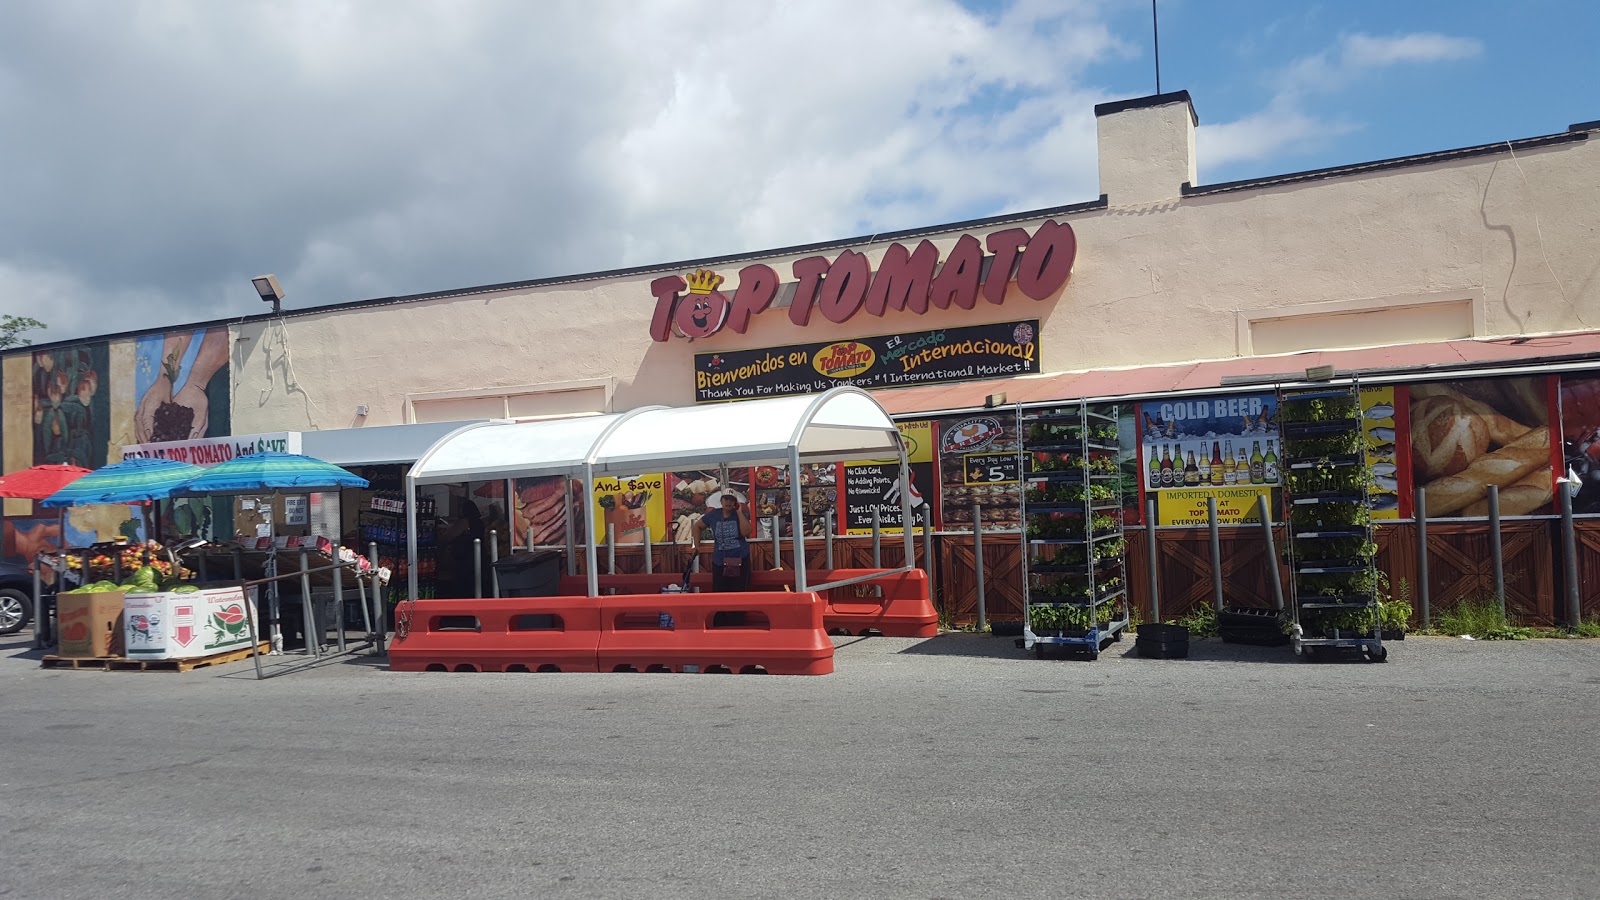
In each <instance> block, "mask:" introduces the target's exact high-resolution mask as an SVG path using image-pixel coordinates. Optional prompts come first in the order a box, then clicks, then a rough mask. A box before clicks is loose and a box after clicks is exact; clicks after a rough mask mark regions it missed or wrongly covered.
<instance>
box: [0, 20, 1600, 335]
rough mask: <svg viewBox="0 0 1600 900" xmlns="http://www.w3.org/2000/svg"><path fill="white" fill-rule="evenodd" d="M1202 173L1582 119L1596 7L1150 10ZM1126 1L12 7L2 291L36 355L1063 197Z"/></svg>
mask: <svg viewBox="0 0 1600 900" xmlns="http://www.w3.org/2000/svg"><path fill="white" fill-rule="evenodd" d="M1157 16H1158V19H1159V24H1160V51H1161V52H1160V74H1161V83H1160V86H1161V89H1162V90H1163V91H1175V90H1187V91H1189V93H1190V95H1191V96H1192V98H1193V101H1194V105H1195V109H1196V112H1197V113H1198V115H1199V118H1200V123H1201V124H1200V130H1199V133H1198V137H1197V143H1198V164H1199V170H1200V181H1201V183H1217V182H1223V181H1232V180H1237V179H1244V178H1254V177H1260V176H1267V175H1274V174H1282V173H1286V172H1295V171H1301V170H1305V169H1312V168H1319V167H1323V166H1333V165H1344V164H1349V163H1357V162H1364V161H1369V160H1374V159H1383V158H1388V157H1393V156H1404V155H1408V154H1415V153H1425V152H1430V151H1435V150H1445V149H1450V148H1454V147H1462V146H1470V145H1474V144H1483V143H1491V142H1494V141H1500V140H1507V139H1514V138H1522V137H1532V136H1535V135H1541V134H1550V133H1555V132H1560V131H1564V130H1565V129H1566V128H1567V127H1568V126H1569V125H1571V124H1573V123H1576V122H1583V121H1592V120H1595V119H1600V91H1596V88H1597V87H1600V76H1597V71H1600V69H1597V68H1596V66H1595V62H1594V60H1595V52H1596V51H1595V47H1596V45H1597V44H1600V40H1597V39H1600V3H1595V2H1593V0H1523V2H1520V3H1518V4H1516V5H1515V9H1514V10H1513V8H1512V6H1511V5H1510V4H1506V3H1503V2H1485V0H1458V2H1435V0H1401V2H1396V0H1386V2H1376V0H1342V2H1326V3H1296V2H1283V0H1276V2H1273V0H1159V6H1158V8H1157ZM1152 43H1153V41H1152V22H1151V4H1150V3H1149V2H1148V0H1052V2H1046V0H966V2H957V0H871V2H861V0H803V2H802V0H790V2H756V3H751V2H748V0H742V2H740V0H725V2H724V0H584V2H557V0H544V2H524V0H364V2H341V0H273V2H267V0H239V2H231V3H218V2H214V0H189V2H175V0H10V2H7V3H4V4H0V313H7V314H12V315H28V316H33V317H34V318H38V319H41V320H43V321H45V322H46V323H47V324H48V325H49V328H48V330H46V331H42V332H34V333H33V334H32V335H31V336H32V337H33V338H34V339H35V340H36V341H38V342H43V341H56V340H63V339H69V338H77V337H82V336H90V335H96V334H106V333H112V332H118V331H127V330H134V329H142V328H156V327H161V326H166V325H173V324H182V323H187V322H195V321H201V320H207V319H220V318H227V317H232V316H242V315H253V314H257V313H261V312H265V311H267V309H266V307H265V306H264V304H262V303H261V301H260V300H259V299H258V298H257V297H256V295H255V293H254V291H253V290H252V289H251V287H250V283H249V279H250V277H251V276H253V275H259V274H264V273H267V272H272V273H275V274H276V275H277V276H278V278H279V280H280V282H281V283H282V284H283V287H284V291H285V294H286V295H287V296H286V299H285V302H284V306H285V308H287V309H294V308H301V307H311V306H322V305H326V304H331V303H343V302H348V301H354V300H363V299H369V298H374V297H385V296H395V295H404V294H413V293H422V292H429V291H441V290H450V289H454V288H463V287H469V286H475V285H486V284H496V283H502V282H508V281H520V280H528V279H536V278H546V277H554V276H561V275H569V274H579V273H584V272H594V271H602V270H607V269H615V268H621V267H628V266H641V265H651V264H657V263H665V262H672V261H677V260H686V259H695V258H702V257H711V256H720V255H726V254H736V253H744V252H751V251H760V250H763V249H770V248H778V247H786V246H793V245H796V244H803V243H810V242H815V241H826V240H835V239H842V238H849V237H854V236H858V235H871V234H875V233H880V232H888V231H896V230H901V229H907V228H920V227H928V226H935V225H939V224H943V223H947V222H956V221H962V220H965V219H970V218H977V217H982V216H990V215H999V214H1002V213H1009V212H1017V211H1023V210H1031V209H1040V208H1045V207H1051V206H1060V205H1065V204H1070V203H1078V202H1083V201H1087V200H1093V199H1094V198H1096V197H1097V196H1098V195H1099V193H1100V191H1099V187H1098V180H1097V179H1098V174H1097V171H1096V158H1095V125H1094V113H1093V107H1094V104H1096V103H1100V102H1105V101H1108V100H1120V99H1127V98H1131V97H1140V96H1146V95H1149V94H1153V93H1155V92H1156V80H1155V61H1154V54H1153V47H1152Z"/></svg>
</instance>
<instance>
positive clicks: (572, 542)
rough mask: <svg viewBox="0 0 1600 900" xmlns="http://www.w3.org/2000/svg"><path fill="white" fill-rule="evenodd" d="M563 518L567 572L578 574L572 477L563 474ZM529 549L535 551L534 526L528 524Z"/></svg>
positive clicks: (576, 526) (576, 531) (576, 525)
mask: <svg viewBox="0 0 1600 900" xmlns="http://www.w3.org/2000/svg"><path fill="white" fill-rule="evenodd" d="M561 518H562V519H564V520H565V524H566V530H567V574H568V575H576V574H578V523H577V522H575V521H573V519H572V479H571V478H568V477H567V476H565V475H563V476H561ZM528 551H529V552H530V553H531V552H532V551H533V526H532V525H529V526H528Z"/></svg>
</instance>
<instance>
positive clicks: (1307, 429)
mask: <svg viewBox="0 0 1600 900" xmlns="http://www.w3.org/2000/svg"><path fill="white" fill-rule="evenodd" d="M1360 427H1361V419H1359V418H1356V417H1351V418H1348V419H1319V420H1317V421H1306V422H1284V423H1283V424H1282V428H1283V436H1284V438H1286V439H1287V438H1291V437H1309V436H1311V435H1321V434H1338V433H1339V432H1341V431H1355V430H1356V429H1357V428H1360Z"/></svg>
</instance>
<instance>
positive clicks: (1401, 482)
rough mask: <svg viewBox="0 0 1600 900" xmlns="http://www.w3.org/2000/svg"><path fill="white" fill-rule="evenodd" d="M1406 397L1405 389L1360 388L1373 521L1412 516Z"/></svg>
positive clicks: (1369, 499)
mask: <svg viewBox="0 0 1600 900" xmlns="http://www.w3.org/2000/svg"><path fill="white" fill-rule="evenodd" d="M1407 398H1408V394H1407V393H1406V389H1405V388H1404V387H1392V386H1391V387H1364V388H1362V389H1361V430H1362V433H1363V434H1365V436H1366V439H1367V451H1366V452H1367V465H1368V466H1369V467H1370V468H1371V470H1372V484H1370V485H1369V486H1368V487H1367V501H1368V503H1369V504H1370V505H1371V507H1372V519H1373V521H1376V522H1381V521H1384V520H1386V519H1407V518H1410V517H1411V454H1410V453H1409V452H1408V444H1409V442H1410V437H1409V434H1410V432H1409V425H1410V417H1409V416H1408V415H1407V412H1408V410H1407V403H1406V400H1407Z"/></svg>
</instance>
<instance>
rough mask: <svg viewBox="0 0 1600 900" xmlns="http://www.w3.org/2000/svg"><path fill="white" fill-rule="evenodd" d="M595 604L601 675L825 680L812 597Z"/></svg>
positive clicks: (705, 596) (828, 656) (818, 603)
mask: <svg viewBox="0 0 1600 900" xmlns="http://www.w3.org/2000/svg"><path fill="white" fill-rule="evenodd" d="M599 600H600V616H601V621H600V650H599V654H598V661H599V664H600V671H602V672H722V673H734V674H751V673H766V674H769V675H827V674H828V673H830V672H832V671H833V642H832V641H831V640H829V639H828V634H827V632H826V631H825V630H823V627H822V598H821V597H819V596H818V595H816V594H814V593H810V592H807V593H804V594H796V593H792V592H783V591H779V592H776V593H774V592H769V591H752V592H749V593H726V594H710V593H702V594H618V595H614V596H606V597H601V598H599Z"/></svg>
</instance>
